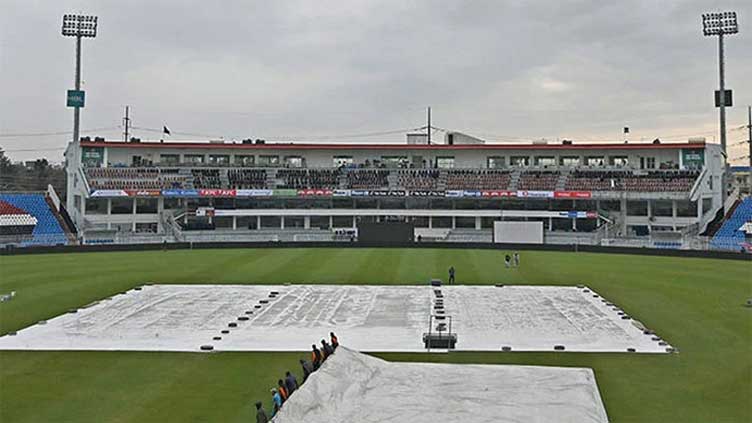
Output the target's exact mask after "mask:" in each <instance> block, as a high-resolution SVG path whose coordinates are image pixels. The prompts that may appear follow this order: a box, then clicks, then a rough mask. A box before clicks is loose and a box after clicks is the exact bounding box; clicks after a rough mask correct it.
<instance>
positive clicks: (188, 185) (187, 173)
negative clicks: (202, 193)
mask: <svg viewBox="0 0 752 423" xmlns="http://www.w3.org/2000/svg"><path fill="white" fill-rule="evenodd" d="M178 175H180V176H184V177H185V189H194V188H196V187H195V185H193V173H192V172H191V170H190V169H186V168H181V169H180V170H178Z"/></svg>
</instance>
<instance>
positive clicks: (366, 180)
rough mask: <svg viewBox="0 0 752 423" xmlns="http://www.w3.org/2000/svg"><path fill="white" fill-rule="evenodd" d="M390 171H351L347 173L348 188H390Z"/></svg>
mask: <svg viewBox="0 0 752 423" xmlns="http://www.w3.org/2000/svg"><path fill="white" fill-rule="evenodd" d="M388 176H389V171H388V170H376V169H369V170H350V171H348V172H347V187H348V188H352V189H379V188H386V187H388V186H389V180H388V179H387V178H388Z"/></svg>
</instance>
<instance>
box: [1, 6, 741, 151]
mask: <svg viewBox="0 0 752 423" xmlns="http://www.w3.org/2000/svg"><path fill="white" fill-rule="evenodd" d="M0 5H1V6H2V13H0V93H2V99H3V100H2V102H0V146H1V147H3V148H4V149H5V150H6V151H8V154H9V155H10V156H11V158H13V159H14V160H22V159H30V158H36V157H40V156H44V157H47V158H48V159H50V160H51V161H60V160H61V159H62V152H63V148H64V147H65V144H66V143H67V141H68V139H69V137H70V135H65V134H60V135H43V136H23V137H20V136H10V135H13V134H33V133H48V132H58V131H63V132H64V131H70V130H71V127H72V114H73V112H72V109H67V108H66V107H65V91H66V90H67V89H70V88H72V87H73V78H74V40H73V39H72V38H64V37H62V36H61V34H60V27H61V17H62V15H63V14H64V13H71V12H75V13H88V14H95V15H97V16H99V34H98V36H97V38H96V39H93V40H92V39H85V40H84V41H83V81H84V85H83V89H85V90H86V108H85V109H83V110H82V128H83V129H96V128H111V129H107V130H105V129H100V130H97V131H94V132H82V135H91V136H94V135H101V136H106V137H107V138H108V139H121V138H122V129H121V128H118V126H120V125H121V118H122V116H123V108H124V106H125V105H130V106H131V116H132V118H133V125H134V126H136V127H141V128H161V127H162V125H167V126H169V128H170V129H171V130H172V131H173V133H174V134H173V136H172V139H186V138H189V139H197V138H201V137H200V136H198V135H203V134H205V135H207V136H213V137H219V136H224V137H225V138H226V139H232V138H236V139H241V138H246V137H251V138H265V139H267V140H276V139H289V138H290V137H292V138H293V139H295V140H301V141H305V140H318V141H323V140H327V137H335V138H333V139H335V140H336V141H343V140H346V138H342V137H341V136H342V135H348V134H361V133H371V132H381V131H394V130H400V129H405V128H415V127H419V126H422V125H424V124H425V107H426V106H429V105H430V106H432V107H433V123H434V125H436V126H438V127H441V128H447V129H451V130H458V131H463V132H467V133H469V134H474V135H477V136H480V137H483V138H486V139H489V140H495V141H504V142H513V141H516V140H519V139H538V138H542V137H546V138H548V139H552V140H556V139H557V138H570V139H574V140H582V141H595V140H604V141H605V140H610V141H617V140H619V139H620V138H621V136H622V135H621V131H622V127H623V126H629V127H630V128H631V130H632V131H631V132H632V133H631V135H630V138H631V139H632V140H635V141H639V140H641V139H644V140H646V141H651V140H652V139H654V138H656V137H660V138H662V139H664V140H686V139H687V137H688V136H690V135H693V136H706V137H707V138H708V140H709V141H713V140H717V138H718V136H717V125H718V123H717V122H718V113H717V109H715V108H714V107H713V100H712V95H713V90H714V89H716V88H717V85H718V64H717V48H718V43H717V39H715V38H708V37H703V35H702V25H701V16H700V15H701V14H702V13H703V12H709V11H723V10H735V11H737V12H738V14H739V21H740V33H739V34H737V35H734V36H731V37H728V38H727V43H726V53H727V55H726V57H727V60H726V62H727V72H726V76H727V86H728V87H730V88H732V89H733V90H734V103H735V107H734V108H733V109H731V110H730V112H729V129H730V131H729V143H733V142H736V141H739V140H741V139H744V138H745V137H746V135H745V133H744V131H742V130H739V129H738V127H739V126H741V125H744V124H745V123H746V107H744V105H746V104H750V103H752V2H751V1H749V0H727V1H716V0H687V1H669V0H661V1H655V0H650V1H618V2H617V1H603V0H594V1H576V2H575V1H559V0H557V1H501V0H497V1H459V0H457V1H436V0H434V1H407V0H398V1H359V0H358V1H356V0H347V1H342V0H337V1H322V0H309V1H284V0H274V1H269V0H266V1H250V0H237V1H236V0H232V1H231V0H222V1H206V0H201V1H198V0H174V1H165V0H128V1H122V0H120V1H110V0H96V1H94V0H90V1H83V0H81V1H77V0H0ZM734 128H737V129H734ZM135 134H136V135H137V136H140V137H142V138H144V139H153V138H158V137H159V136H160V134H159V133H153V132H148V131H145V130H136V131H135ZM194 134H195V135H194ZM437 136H441V134H440V133H439V134H437ZM352 140H353V141H357V142H402V141H404V135H402V134H401V133H399V134H397V133H395V134H386V135H378V136H373V137H370V138H367V137H363V138H354V139H352ZM737 147H738V148H739V149H738V150H732V151H731V156H732V157H733V156H737V155H741V154H743V149H741V146H737ZM732 148H736V147H732ZM22 150H27V151H22ZM28 150H34V151H28Z"/></svg>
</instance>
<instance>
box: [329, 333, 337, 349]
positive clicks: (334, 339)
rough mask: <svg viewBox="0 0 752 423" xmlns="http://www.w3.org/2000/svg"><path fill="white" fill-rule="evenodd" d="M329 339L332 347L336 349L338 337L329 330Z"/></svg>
mask: <svg viewBox="0 0 752 423" xmlns="http://www.w3.org/2000/svg"><path fill="white" fill-rule="evenodd" d="M329 340H330V342H331V343H332V349H333V350H336V349H337V347H339V339H337V335H335V334H334V332H329Z"/></svg>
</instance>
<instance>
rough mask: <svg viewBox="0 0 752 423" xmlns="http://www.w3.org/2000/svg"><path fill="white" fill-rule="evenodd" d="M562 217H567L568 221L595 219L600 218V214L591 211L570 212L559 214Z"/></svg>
mask: <svg viewBox="0 0 752 423" xmlns="http://www.w3.org/2000/svg"><path fill="white" fill-rule="evenodd" d="M559 216H560V217H566V218H567V219H595V218H597V217H598V213H596V212H593V211H589V212H584V211H569V212H559Z"/></svg>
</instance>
